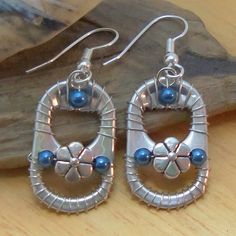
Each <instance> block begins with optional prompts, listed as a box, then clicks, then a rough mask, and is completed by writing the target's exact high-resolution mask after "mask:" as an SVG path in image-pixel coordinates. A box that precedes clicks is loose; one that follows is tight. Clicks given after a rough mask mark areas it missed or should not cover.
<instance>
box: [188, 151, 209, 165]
mask: <svg viewBox="0 0 236 236" xmlns="http://www.w3.org/2000/svg"><path fill="white" fill-rule="evenodd" d="M206 158H207V155H206V152H205V151H204V150H202V149H200V148H196V149H193V150H192V151H191V152H190V160H191V162H192V164H193V165H195V166H200V165H202V164H203V163H204V162H205V161H206Z"/></svg>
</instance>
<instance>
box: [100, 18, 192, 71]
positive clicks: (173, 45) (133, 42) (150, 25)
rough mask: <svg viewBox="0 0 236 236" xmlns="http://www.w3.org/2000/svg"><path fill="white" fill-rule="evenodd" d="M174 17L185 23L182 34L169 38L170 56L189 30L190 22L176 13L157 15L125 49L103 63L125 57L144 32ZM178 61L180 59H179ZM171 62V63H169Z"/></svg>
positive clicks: (168, 48)
mask: <svg viewBox="0 0 236 236" xmlns="http://www.w3.org/2000/svg"><path fill="white" fill-rule="evenodd" d="M172 19H177V20H180V21H182V22H183V23H184V30H183V32H182V33H181V34H179V35H177V36H176V37H174V38H169V39H168V40H167V49H166V52H167V55H168V57H169V56H170V54H172V53H174V49H175V41H176V40H178V39H180V38H182V37H183V36H185V34H186V33H187V32H188V22H187V21H186V20H185V19H184V18H182V17H180V16H175V15H164V16H160V17H157V18H155V19H153V20H152V21H150V22H149V23H148V24H147V25H146V26H145V27H144V28H143V29H142V30H141V31H140V32H139V33H138V34H137V35H136V36H135V37H134V38H133V39H132V40H131V42H130V43H129V44H128V45H127V46H126V47H125V48H124V49H123V51H122V52H121V53H120V54H119V55H117V56H115V57H113V58H112V59H110V60H108V61H106V62H104V63H103V65H104V66H105V65H108V64H110V63H112V62H114V61H116V60H119V59H120V58H121V57H123V56H124V55H125V53H126V52H128V51H129V50H130V48H131V47H132V46H133V45H134V44H135V43H136V42H137V41H138V40H139V39H140V38H141V37H142V36H143V34H144V33H145V32H146V31H148V30H149V29H150V28H151V27H152V26H153V25H154V24H156V23H158V22H159V21H161V20H172ZM173 57H174V59H175V60H177V59H176V56H171V60H173V59H172V58H173ZM177 62H178V60H177ZM167 64H169V63H167Z"/></svg>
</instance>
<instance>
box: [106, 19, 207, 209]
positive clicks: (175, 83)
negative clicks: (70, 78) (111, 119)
mask: <svg viewBox="0 0 236 236" xmlns="http://www.w3.org/2000/svg"><path fill="white" fill-rule="evenodd" d="M160 20H180V21H182V22H183V23H184V27H185V28H184V30H183V32H182V33H181V34H179V35H178V36H176V37H175V38H169V39H167V44H166V55H165V60H164V61H165V67H163V68H162V69H161V70H159V72H158V73H157V75H156V76H155V77H154V78H153V79H150V80H148V81H145V83H144V84H143V85H142V86H141V87H140V88H139V89H138V90H136V91H135V93H134V95H133V97H132V98H131V100H130V101H129V103H128V104H129V106H128V112H127V153H126V176H127V180H128V183H129V185H130V188H131V190H132V192H133V193H134V194H135V195H136V196H137V197H138V198H140V199H141V200H143V201H144V202H146V203H147V204H148V205H151V206H154V207H156V208H158V209H159V208H163V209H173V208H179V207H183V206H186V205H187V204H189V203H191V202H193V201H195V200H196V199H197V198H199V197H200V196H201V195H202V194H203V193H204V192H205V188H206V184H207V179H208V172H209V167H208V158H207V160H206V161H205V162H204V163H203V164H202V165H200V166H198V167H197V169H198V173H197V177H196V179H195V181H194V182H193V183H192V184H191V186H188V187H187V188H185V189H183V190H182V191H180V192H176V193H174V194H170V193H161V192H154V191H152V190H151V189H148V188H147V187H146V186H144V183H142V182H141V180H140V179H139V177H138V171H137V165H138V164H137V162H136V161H135V158H134V154H135V152H136V151H137V150H138V149H140V148H146V149H148V150H149V151H150V152H151V153H152V156H151V164H150V165H149V166H150V168H154V169H155V170H156V171H157V172H159V173H163V174H164V175H165V176H166V177H167V178H169V179H174V178H177V177H178V176H179V175H180V174H181V173H184V172H187V171H188V170H189V168H190V165H191V162H190V152H191V151H192V150H193V149H195V148H200V149H202V150H203V151H205V152H206V154H207V147H208V146H207V115H206V108H205V104H204V102H203V100H202V98H201V96H200V95H199V93H198V92H197V90H196V89H195V88H193V87H192V86H191V85H190V84H189V83H188V82H186V81H183V80H182V77H183V75H184V68H183V67H182V66H181V65H180V64H178V61H179V59H178V56H177V55H176V54H175V47H174V46H175V45H174V44H175V41H176V40H177V39H179V38H181V37H183V36H184V35H185V34H186V33H187V31H188V23H187V21H186V20H185V19H183V18H182V17H179V16H175V15H164V16H161V17H157V18H155V19H153V20H152V21H150V22H149V23H148V24H147V25H146V26H145V27H144V28H143V29H142V30H141V31H140V32H139V33H138V34H137V35H136V36H135V37H134V39H133V40H131V42H130V43H129V44H128V45H127V46H126V47H125V49H123V51H122V52H121V53H120V54H119V55H117V56H115V57H114V58H112V59H110V60H108V61H107V62H105V63H104V64H103V65H107V64H109V63H112V62H114V61H116V60H118V59H120V58H121V57H122V56H123V55H124V54H125V53H126V52H127V51H128V50H130V48H131V47H132V46H133V45H134V44H135V43H136V42H137V40H138V39H139V38H141V37H142V36H143V34H144V33H145V32H146V31H147V30H148V29H149V28H150V27H151V26H152V25H154V24H155V23H157V22H159V21H160ZM163 88H165V89H167V88H171V89H172V90H171V91H174V92H175V93H176V98H175V100H174V103H173V102H170V103H166V104H167V105H165V103H164V105H163V102H162V103H161V102H160V98H159V95H160V94H161V93H160V92H161V89H163ZM185 108H186V109H188V110H190V111H191V112H192V123H191V128H190V129H189V134H188V135H187V137H186V138H185V139H184V140H183V141H182V142H181V143H180V142H179V141H178V140H177V139H176V138H174V137H169V138H167V139H165V140H164V141H163V142H162V143H158V144H156V143H155V142H154V141H153V140H152V139H151V138H150V137H149V136H148V134H147V132H146V130H145V129H144V127H143V113H144V111H145V110H153V109H158V110H162V109H173V110H176V109H181V110H183V109H185Z"/></svg>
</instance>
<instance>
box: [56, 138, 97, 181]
mask: <svg viewBox="0 0 236 236" xmlns="http://www.w3.org/2000/svg"><path fill="white" fill-rule="evenodd" d="M56 156H57V162H56V165H55V172H56V173H57V174H58V175H61V176H65V179H66V180H67V181H69V182H77V181H79V180H80V179H81V178H88V177H89V176H90V175H91V174H92V172H93V166H92V163H93V156H92V153H91V151H90V150H89V149H88V148H84V147H83V145H82V144H81V143H79V142H73V143H71V144H69V145H68V146H66V147H61V148H59V149H58V150H57V153H56Z"/></svg>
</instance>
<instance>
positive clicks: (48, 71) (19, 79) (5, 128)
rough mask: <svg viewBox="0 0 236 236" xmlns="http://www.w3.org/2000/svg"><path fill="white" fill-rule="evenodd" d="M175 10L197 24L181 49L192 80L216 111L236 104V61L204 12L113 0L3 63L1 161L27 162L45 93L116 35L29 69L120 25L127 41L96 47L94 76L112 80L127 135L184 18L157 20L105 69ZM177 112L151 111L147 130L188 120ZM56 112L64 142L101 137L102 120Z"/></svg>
mask: <svg viewBox="0 0 236 236" xmlns="http://www.w3.org/2000/svg"><path fill="white" fill-rule="evenodd" d="M171 13H172V14H177V15H180V16H183V17H185V18H186V19H187V20H188V22H189V28H190V30H189V33H188V35H187V37H185V38H184V39H182V40H181V41H180V42H178V44H177V47H176V49H177V53H178V55H180V63H182V65H183V66H184V67H185V77H184V78H185V79H186V80H188V81H190V82H191V83H192V84H193V85H194V86H195V87H196V88H197V89H199V91H200V93H201V94H202V95H203V97H204V99H205V102H206V104H207V106H208V112H209V114H210V115H214V114H217V113H220V112H224V111H226V110H230V109H233V108H235V101H236V92H235V91H236V61H235V60H234V58H232V57H230V56H229V55H228V54H227V52H226V51H225V49H224V48H223V47H222V46H221V45H220V44H219V43H218V42H217V41H216V40H215V39H214V38H213V37H212V36H211V35H210V34H209V33H208V32H207V30H206V28H205V27H204V25H203V23H202V21H201V20H200V19H199V18H198V17H197V16H196V15H194V14H193V13H191V12H189V11H186V10H183V9H181V8H179V7H177V6H175V5H173V4H170V3H167V2H164V1H161V0H158V1H157V0H148V1H145V2H142V4H140V1H138V0H132V1H125V0H113V1H105V2H103V3H102V4H100V5H99V6H98V7H97V8H96V9H94V10H93V11H92V12H91V13H89V14H88V15H87V16H86V17H84V18H82V20H80V21H78V22H76V23H75V24H74V25H72V26H71V27H69V28H68V29H67V30H65V31H64V32H63V33H61V34H60V35H58V36H57V37H56V38H54V39H53V40H50V41H49V42H47V43H46V44H44V45H41V46H40V47H37V48H33V49H31V50H27V51H24V52H21V53H19V54H18V55H16V56H13V57H11V58H9V59H7V60H5V61H4V62H3V63H1V64H0V77H1V79H0V94H1V97H0V110H1V115H0V129H1V130H0V133H1V136H0V143H1V146H0V152H1V156H0V167H1V168H11V167H19V166H23V165H26V164H27V161H26V156H27V154H28V153H29V152H30V150H31V145H32V137H33V136H32V135H33V131H32V128H33V124H34V116H35V113H34V111H35V108H36V105H37V102H38V99H39V97H40V96H41V95H42V94H43V93H44V91H45V90H46V89H47V88H48V87H49V86H51V85H53V84H54V83H55V82H56V81H57V80H63V79H65V78H66V76H67V75H68V74H69V73H70V72H71V70H73V69H74V64H75V63H76V62H77V61H78V60H79V58H80V56H81V53H82V49H83V48H84V47H85V46H87V45H95V44H99V43H100V42H101V41H104V40H107V39H108V36H107V35H102V34H100V35H98V36H95V38H93V39H92V38H91V39H88V40H87V41H84V42H83V43H81V45H79V46H78V47H76V48H75V49H73V50H71V51H70V52H68V53H67V55H65V56H63V58H61V59H60V60H59V61H57V62H56V63H54V64H53V65H51V66H50V67H47V68H45V69H44V70H42V71H39V72H37V73H34V74H32V75H25V74H24V70H25V69H28V68H31V67H32V66H34V65H37V64H39V63H42V62H44V61H45V60H47V59H49V58H50V57H52V56H54V55H55V54H56V53H57V52H59V51H60V50H61V49H62V48H64V47H65V46H66V45H67V44H69V43H70V42H72V41H73V40H74V39H76V38H77V37H78V36H79V35H82V34H83V33H84V32H87V31H89V30H90V29H92V28H95V27H103V26H104V27H108V26H109V27H114V28H116V29H117V30H118V31H119V32H120V34H121V40H120V42H119V43H117V45H115V46H114V47H113V48H112V49H108V50H100V51H99V52H97V53H96V55H95V57H94V59H93V63H94V65H93V74H94V79H95V80H96V81H97V82H98V83H100V84H101V85H103V86H105V87H106V91H107V92H108V93H109V94H110V95H112V97H113V99H114V103H115V106H116V107H117V118H118V122H117V123H118V124H117V126H118V135H119V136H120V137H122V138H124V137H125V136H124V133H125V124H126V122H125V112H126V108H127V103H126V102H127V101H128V100H129V98H130V96H131V95H132V94H133V92H134V89H135V88H137V87H139V86H140V85H141V83H143V82H144V80H145V79H148V78H150V77H152V76H153V75H154V74H155V73H156V72H157V71H158V69H160V68H161V67H162V66H163V57H164V53H165V40H166V38H167V37H168V36H169V35H171V32H175V33H176V32H179V31H180V30H181V27H180V25H179V24H178V23H177V24H176V23H174V22H162V23H161V24H159V25H156V26H154V27H153V29H152V30H150V31H149V32H148V33H147V34H146V35H145V37H144V38H142V39H141V40H140V41H139V43H138V44H137V45H135V46H134V48H132V50H131V51H130V53H129V54H128V55H126V56H125V57H124V58H123V59H122V60H121V61H120V62H117V63H116V64H113V65H110V66H107V67H102V66H101V63H102V61H103V60H104V59H105V58H107V57H110V56H112V55H114V54H116V53H117V52H119V51H120V50H121V49H122V48H123V47H124V46H125V45H126V44H127V42H128V41H129V40H130V39H131V38H132V37H133V36H134V34H136V33H137V32H138V31H139V30H140V29H141V28H142V27H143V26H144V25H145V24H146V23H147V22H148V21H150V20H151V19H152V18H154V17H157V16H160V15H163V14H171ZM124 22H125V23H124ZM13 68H14V69H13ZM177 113H178V114H176V113H174V112H171V113H167V114H164V113H160V112H153V113H148V114H146V115H145V121H146V128H147V129H148V130H149V131H151V132H152V131H156V130H157V128H160V127H163V126H167V125H169V124H171V123H176V122H179V121H182V120H185V119H186V118H187V114H186V113H184V112H177ZM54 117H55V120H54V131H55V133H56V136H57V138H58V139H59V141H61V142H62V143H67V142H69V141H72V140H80V141H83V142H88V141H90V140H91V139H92V138H93V137H95V135H96V131H97V127H98V124H99V121H97V120H96V121H95V120H94V117H91V114H82V113H79V114H75V113H71V114H69V113H67V112H59V113H57V114H55V116H54Z"/></svg>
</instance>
